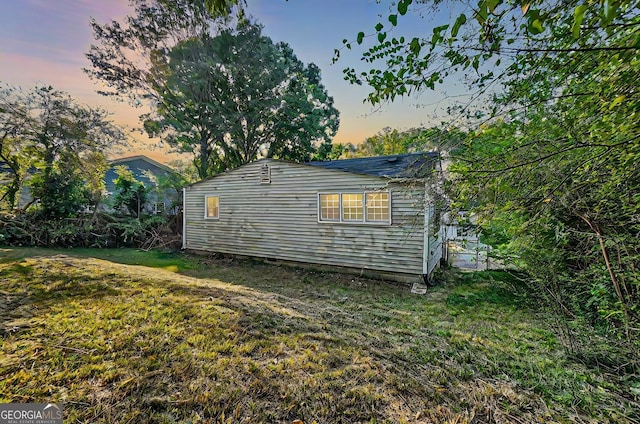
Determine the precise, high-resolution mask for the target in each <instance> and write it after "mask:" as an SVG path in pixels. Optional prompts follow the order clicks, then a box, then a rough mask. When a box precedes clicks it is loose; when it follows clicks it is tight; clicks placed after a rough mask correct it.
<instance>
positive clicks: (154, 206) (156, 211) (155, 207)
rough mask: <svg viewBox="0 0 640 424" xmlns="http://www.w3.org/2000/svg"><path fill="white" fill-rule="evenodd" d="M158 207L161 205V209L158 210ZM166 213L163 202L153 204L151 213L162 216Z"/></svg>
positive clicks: (165, 206) (165, 205)
mask: <svg viewBox="0 0 640 424" xmlns="http://www.w3.org/2000/svg"><path fill="white" fill-rule="evenodd" d="M159 205H162V208H158V206H159ZM160 209H162V210H160ZM166 211H167V204H166V203H165V202H155V203H154V204H153V213H154V214H155V215H161V214H164V213H166Z"/></svg>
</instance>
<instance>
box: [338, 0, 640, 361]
mask: <svg viewBox="0 0 640 424" xmlns="http://www.w3.org/2000/svg"><path fill="white" fill-rule="evenodd" d="M407 3H412V2H411V1H408V2H407ZM420 3H429V4H430V5H432V6H433V7H434V8H435V9H436V10H437V9H439V8H441V7H442V6H443V5H444V3H441V2H439V1H422V2H420ZM406 6H407V4H406V3H403V4H402V9H403V11H405V8H406ZM447 6H448V7H449V6H452V5H451V4H447ZM637 6H638V4H637V2H635V1H629V0H621V1H602V2H586V3H585V2H580V1H577V0H576V1H565V2H551V3H530V2H524V3H522V2H507V1H504V0H481V1H479V2H478V3H477V6H476V5H469V6H467V5H465V4H463V2H454V3H453V7H454V8H455V9H456V12H455V14H454V15H453V16H454V18H453V19H452V22H451V23H449V24H448V25H442V26H440V27H437V28H434V30H433V31H432V32H431V33H425V34H417V35H418V36H417V37H413V38H411V37H407V38H406V39H403V40H402V41H401V40H398V42H397V43H395V44H394V43H387V41H383V42H379V43H377V44H375V41H374V42H373V43H374V44H373V45H372V46H369V49H368V50H366V51H364V52H363V54H362V58H363V60H364V61H365V63H367V64H368V65H367V66H373V67H374V69H372V70H365V71H362V72H358V71H356V70H355V69H347V70H345V76H346V78H347V79H348V80H350V81H352V82H354V83H363V82H366V83H368V84H369V85H370V86H371V88H372V92H371V93H370V95H369V98H368V100H369V101H371V102H372V103H379V102H382V101H388V100H393V99H394V98H395V97H396V96H403V95H407V94H411V93H418V92H423V91H425V90H428V89H433V88H434V87H435V86H436V85H437V84H443V83H444V81H445V80H447V78H451V77H455V78H456V79H459V78H460V77H463V78H465V79H466V81H468V83H469V87H470V89H471V91H473V92H474V93H475V94H474V96H473V98H474V99H476V100H477V102H478V103H476V104H465V105H463V106H462V108H461V109H460V111H459V112H461V113H462V117H466V118H467V119H466V121H465V126H468V127H469V128H474V131H472V132H471V134H470V136H469V137H468V139H467V141H466V143H465V144H462V145H460V146H458V147H457V148H456V149H454V150H452V152H451V155H452V158H453V160H454V166H453V168H452V171H454V177H455V178H456V179H455V183H454V184H452V186H451V187H452V189H454V191H458V192H457V193H453V194H452V195H451V196H452V198H453V199H454V200H455V201H456V202H457V204H458V206H459V207H462V208H469V207H473V206H477V213H478V214H479V215H480V219H481V222H480V223H481V225H482V226H484V227H485V228H487V229H489V231H488V232H489V233H490V234H489V235H490V236H497V237H494V238H495V241H496V242H498V244H499V248H500V251H501V252H502V253H503V254H505V255H506V257H508V258H511V260H512V261H513V262H515V263H517V264H518V265H519V266H521V267H522V268H523V269H525V270H526V271H527V272H529V274H530V275H531V277H532V278H533V279H535V280H536V281H537V282H538V284H539V285H540V287H542V292H543V293H546V294H548V295H549V300H550V301H551V302H552V304H554V305H555V306H556V307H557V312H558V314H561V315H562V316H564V317H566V319H567V321H571V322H579V321H581V320H589V321H591V322H597V323H599V325H601V326H602V327H603V328H606V329H607V331H609V334H610V336H611V338H612V340H616V339H618V338H619V339H620V340H624V341H625V342H626V343H627V344H628V345H629V346H631V348H632V350H633V351H634V352H636V354H637V352H638V351H639V350H640V346H639V345H638V343H637V340H640V330H639V328H640V315H638V305H639V304H640V287H639V286H638V269H640V242H639V240H640V228H639V227H638V219H637V217H638V216H640V209H639V208H640V206H639V202H638V196H637V194H636V193H638V192H640V180H639V179H638V172H637V165H636V164H637V163H639V161H640V143H639V141H640V126H639V124H638V123H639V122H640V119H639V118H640V109H639V106H638V105H640V97H639V96H640V94H639V92H638V90H637V89H636V87H637V75H638V73H639V72H640V45H639V43H638V33H637V27H638V24H639V23H640V15H639V10H640V9H638V7H637ZM398 8H400V5H398ZM407 10H409V9H408V8H407ZM419 10H424V9H419V8H415V9H411V11H412V12H415V13H420V12H419ZM390 14H395V10H391V11H390ZM456 16H457V17H456ZM471 16H473V19H471ZM398 26H399V27H401V26H402V20H401V19H399V22H398ZM375 31H376V33H380V32H381V31H383V29H382V28H375ZM363 39H364V38H363ZM367 39H373V40H375V37H371V38H367ZM365 48H366V46H365ZM453 111H454V112H458V110H453ZM478 118H480V119H481V120H482V121H480V122H481V123H482V125H478ZM455 173H457V174H455ZM563 325H564V324H563Z"/></svg>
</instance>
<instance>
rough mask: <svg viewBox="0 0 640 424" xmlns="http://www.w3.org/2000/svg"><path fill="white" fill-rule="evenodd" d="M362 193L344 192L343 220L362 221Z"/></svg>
mask: <svg viewBox="0 0 640 424" xmlns="http://www.w3.org/2000/svg"><path fill="white" fill-rule="evenodd" d="M362 217H363V213H362V193H343V194H342V220H343V221H362Z"/></svg>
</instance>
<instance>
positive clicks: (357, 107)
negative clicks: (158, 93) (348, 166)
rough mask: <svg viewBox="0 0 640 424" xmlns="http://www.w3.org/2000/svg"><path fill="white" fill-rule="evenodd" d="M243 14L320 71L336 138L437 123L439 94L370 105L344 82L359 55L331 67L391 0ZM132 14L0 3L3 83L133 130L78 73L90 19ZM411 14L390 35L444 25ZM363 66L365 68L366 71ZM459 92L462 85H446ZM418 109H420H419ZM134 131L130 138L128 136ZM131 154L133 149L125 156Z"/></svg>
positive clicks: (53, 0) (94, 4)
mask: <svg viewBox="0 0 640 424" xmlns="http://www.w3.org/2000/svg"><path fill="white" fill-rule="evenodd" d="M247 3H248V13H249V14H250V15H252V16H253V17H255V18H256V19H257V20H258V21H259V22H261V23H262V24H263V25H264V26H265V33H266V34H267V35H269V36H270V37H271V38H272V39H273V40H274V41H284V42H287V43H289V44H290V45H291V47H292V48H293V50H294V52H295V53H296V55H297V56H298V57H299V58H300V59H301V60H302V61H304V62H305V63H309V62H314V63H315V64H317V65H318V66H319V67H320V68H321V69H322V76H323V83H324V84H325V86H326V87H327V90H328V92H329V94H330V95H331V96H333V98H334V100H335V106H336V108H337V109H338V110H339V111H340V119H341V125H340V130H339V132H338V134H337V135H336V138H335V141H336V142H341V143H347V142H353V143H359V142H361V141H363V140H364V138H365V137H367V136H371V135H373V134H375V133H376V132H378V131H380V130H381V129H382V128H384V127H387V126H388V127H392V128H398V129H401V130H402V129H408V128H412V127H416V126H420V125H429V124H430V123H432V122H437V120H434V117H433V113H434V111H433V107H432V106H424V105H432V104H435V103H437V102H438V101H440V100H441V99H442V98H443V97H444V95H443V94H442V92H440V91H435V92H427V93H423V94H422V95H421V96H420V97H417V98H416V97H409V98H405V99H399V100H396V101H395V102H393V103H392V104H386V105H383V106H381V107H377V108H375V109H374V108H373V107H372V106H371V105H369V104H367V103H363V99H364V98H365V97H366V95H367V93H368V90H367V87H362V86H353V85H350V84H349V83H348V82H346V81H344V80H343V78H342V75H343V73H342V69H343V68H344V67H346V66H356V68H357V69H358V68H362V65H361V63H360V60H359V57H360V56H359V54H358V52H357V51H348V50H343V51H342V54H341V59H340V61H338V63H337V64H333V65H332V64H331V59H332V57H333V54H334V53H333V52H334V49H336V48H341V47H342V40H343V39H345V38H346V39H349V40H353V39H354V38H355V36H356V34H357V33H358V31H364V32H365V33H367V34H370V33H373V27H374V26H375V24H376V23H378V22H382V23H386V24H387V25H389V24H388V22H387V21H386V16H387V15H388V14H389V7H390V3H391V2H389V1H386V2H385V1H382V2H381V3H380V4H378V3H376V1H374V0H323V1H322V2H318V1H317V0H290V1H284V0H247ZM129 11H130V9H129V7H128V1H127V0H106V1H97V0H0V81H2V82H3V83H6V84H11V85H20V86H22V87H23V88H30V87H33V86H34V85H35V84H36V83H43V84H51V85H53V86H54V87H55V88H58V89H61V90H65V91H67V92H69V93H70V94H71V95H72V96H74V97H76V98H77V99H79V100H80V101H82V102H84V103H87V104H90V105H96V106H98V105H99V106H102V107H104V108H105V109H107V110H109V111H112V112H113V113H114V116H113V119H114V121H116V122H117V123H120V124H124V125H129V126H135V125H137V116H138V115H139V113H140V111H139V110H136V109H133V108H130V107H128V106H127V105H124V104H120V103H116V102H114V101H112V100H109V99H105V98H103V97H101V96H99V95H97V94H95V87H96V86H95V85H94V84H93V82H91V81H90V80H89V78H88V77H87V76H86V75H85V74H84V73H83V72H82V68H83V67H86V66H88V65H89V62H88V60H87V59H86V58H85V57H84V54H85V53H86V52H87V51H88V49H89V45H90V44H91V42H92V41H93V38H92V34H91V28H90V27H89V20H90V17H94V18H96V19H97V20H98V22H106V21H107V20H110V19H119V18H122V17H123V16H125V15H126V14H127V13H128V12H129ZM422 15H423V16H422V17H420V16H418V14H416V13H412V14H408V15H407V16H405V17H403V19H401V21H400V22H401V26H400V27H399V28H401V30H402V31H404V33H400V32H399V31H400V29H398V28H397V29H396V30H395V31H396V33H394V35H396V36H399V35H410V36H419V35H423V36H428V35H429V34H431V32H432V28H433V27H434V26H437V25H441V24H443V23H445V22H447V21H448V20H449V14H448V13H446V14H442V15H439V16H433V15H429V14H428V13H423V14H422ZM363 69H364V68H363ZM448 90H449V91H451V90H454V91H460V90H462V88H461V87H454V86H449V87H448ZM416 105H422V107H416ZM133 134H135V133H133ZM136 137H137V139H138V142H137V149H139V150H137V151H136V152H135V153H141V152H142V153H149V154H150V156H152V157H154V158H156V159H163V152H162V151H159V150H155V151H151V152H146V150H147V149H151V148H152V147H151V143H149V142H148V141H145V140H146V137H145V136H142V137H141V136H136ZM127 153H128V154H129V153H131V152H127Z"/></svg>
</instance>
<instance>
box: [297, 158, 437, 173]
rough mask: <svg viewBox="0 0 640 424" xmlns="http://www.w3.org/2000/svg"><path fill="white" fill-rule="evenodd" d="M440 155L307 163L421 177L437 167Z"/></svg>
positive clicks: (344, 169)
mask: <svg viewBox="0 0 640 424" xmlns="http://www.w3.org/2000/svg"><path fill="white" fill-rule="evenodd" d="M438 157H439V156H438V153H437V152H422V153H409V154H403V155H389V156H374V157H367V158H356V159H339V160H332V161H318V162H308V163H307V164H306V165H311V166H319V167H321V168H325V169H333V170H338V171H344V172H352V173H356V174H364V175H372V176H375V177H390V178H421V177H424V176H426V175H427V173H428V172H429V171H431V170H433V169H434V168H435V165H436V161H437V160H438Z"/></svg>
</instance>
